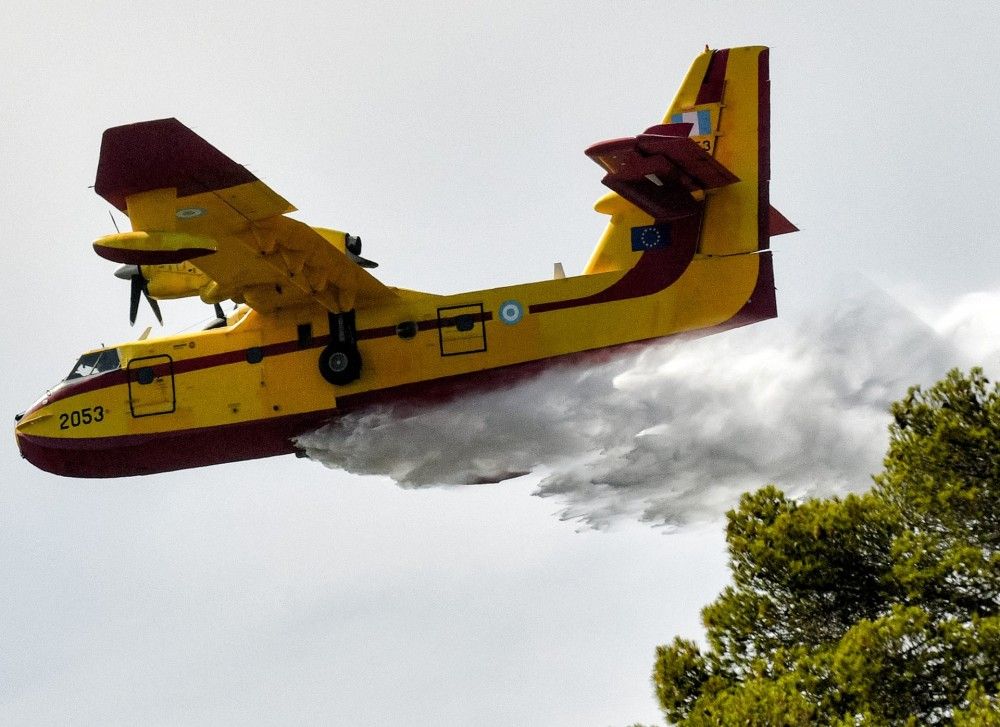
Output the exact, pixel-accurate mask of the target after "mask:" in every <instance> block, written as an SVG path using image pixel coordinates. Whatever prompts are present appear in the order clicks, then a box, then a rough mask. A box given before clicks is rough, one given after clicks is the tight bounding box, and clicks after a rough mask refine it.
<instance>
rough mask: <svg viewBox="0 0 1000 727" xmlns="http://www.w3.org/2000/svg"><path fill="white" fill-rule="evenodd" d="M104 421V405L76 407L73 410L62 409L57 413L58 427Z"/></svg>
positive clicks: (65, 427) (64, 427) (79, 425)
mask: <svg viewBox="0 0 1000 727" xmlns="http://www.w3.org/2000/svg"><path fill="white" fill-rule="evenodd" d="M103 421H104V407H103V406H88V407H87V408H86V409H77V410H75V411H64V412H63V413H62V414H60V415H59V428H60V429H73V428H74V427H82V426H86V425H87V424H93V423H94V422H103Z"/></svg>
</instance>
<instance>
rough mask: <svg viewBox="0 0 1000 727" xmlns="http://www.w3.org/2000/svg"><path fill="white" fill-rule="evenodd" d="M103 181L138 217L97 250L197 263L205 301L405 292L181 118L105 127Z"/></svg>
mask: <svg viewBox="0 0 1000 727" xmlns="http://www.w3.org/2000/svg"><path fill="white" fill-rule="evenodd" d="M94 189H95V191H96V192H97V193H98V194H99V195H101V196H102V197H104V199H106V200H107V201H108V202H110V203H111V204H113V205H114V206H115V207H117V208H118V209H119V210H121V211H122V212H125V213H126V214H127V215H128V216H129V219H130V220H131V223H132V232H126V233H120V234H116V235H108V236H106V237H103V238H101V239H99V240H97V241H96V242H95V243H94V249H95V250H96V251H97V253H98V254H99V255H101V256H102V257H105V258H107V259H109V260H113V261H115V262H120V263H126V264H135V265H164V264H167V265H169V264H175V263H180V262H183V261H190V263H191V264H192V265H194V266H196V267H197V268H198V269H200V270H201V271H202V272H203V273H204V274H205V275H207V276H208V278H210V279H211V282H210V283H208V284H207V285H205V286H204V287H202V288H201V289H200V290H199V291H198V292H199V293H200V295H201V297H202V298H203V299H204V300H206V302H220V301H223V300H227V299H232V300H235V301H237V302H246V303H247V304H249V305H250V306H251V307H253V308H255V309H256V310H259V311H261V312H269V311H272V310H275V309H277V308H285V307H292V306H296V305H302V304H305V303H308V302H310V301H312V302H315V303H317V304H319V305H321V306H323V307H324V308H326V309H327V310H330V311H332V312H341V311H345V310H349V309H351V308H354V307H355V305H356V304H362V305H376V304H378V303H379V302H382V301H386V300H389V299H392V298H394V297H395V296H396V292H395V290H394V289H393V288H389V287H387V286H385V285H384V284H382V283H381V282H379V281H378V280H377V279H376V278H374V277H373V276H372V275H371V274H370V273H368V271H366V270H365V269H364V268H362V267H361V266H360V265H359V264H358V263H357V262H356V260H353V259H352V258H351V256H350V255H349V254H348V252H347V248H346V245H347V235H346V234H344V233H337V232H331V231H324V233H325V234H320V233H319V232H317V231H316V230H314V229H313V228H311V227H309V226H308V225H306V224H304V223H302V222H299V221H297V220H293V219H291V218H289V217H285V216H284V215H285V213H287V212H293V211H294V210H295V208H294V207H293V206H292V205H291V204H289V203H288V201H287V200H285V199H284V198H282V197H281V196H280V195H278V194H277V193H276V192H274V191H273V190H271V189H270V188H269V187H268V186H267V185H265V184H264V183H263V182H261V181H260V180H259V179H258V178H257V177H256V176H255V175H254V174H253V173H252V172H251V171H250V170H248V169H247V168H246V167H244V166H243V165H241V164H237V163H236V162H234V161H233V160H232V159H230V158H229V157H227V156H225V155H224V154H223V153H222V152H220V151H219V150H218V149H216V148H215V147H213V146H212V145H211V144H209V143H208V142H207V141H205V140H204V139H202V138H201V137H200V136H198V135H197V134H196V133H195V132H193V131H192V130H191V129H189V128H187V127H186V126H184V125H183V124H182V123H181V122H179V121H178V120H177V119H160V120H157V121H146V122H142V123H138V124H128V125H126V126H118V127H114V128H111V129H108V130H107V131H105V132H104V136H103V139H102V141H101V156H100V160H99V162H98V166H97V180H96V182H95V184H94ZM341 238H343V239H341Z"/></svg>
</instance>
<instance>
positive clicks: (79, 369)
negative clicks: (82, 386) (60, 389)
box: [66, 348, 121, 381]
mask: <svg viewBox="0 0 1000 727" xmlns="http://www.w3.org/2000/svg"><path fill="white" fill-rule="evenodd" d="M120 366H121V359H120V358H119V357H118V349H116V348H106V349H104V350H103V351H93V352H91V353H85V354H83V355H82V356H81V357H80V360H79V361H77V362H76V366H74V367H73V370H72V371H70V372H69V376H67V377H66V380H67V381H71V380H72V379H79V378H82V377H84V376H92V375H93V374H100V373H104V372H105V371H114V370H115V369H117V368H119V367H120Z"/></svg>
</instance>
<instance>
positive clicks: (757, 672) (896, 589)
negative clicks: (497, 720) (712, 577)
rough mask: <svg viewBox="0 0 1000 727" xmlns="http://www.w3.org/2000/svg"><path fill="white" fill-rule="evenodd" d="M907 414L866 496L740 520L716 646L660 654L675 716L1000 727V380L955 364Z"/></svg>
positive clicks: (758, 500) (717, 721) (708, 613)
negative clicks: (996, 382) (964, 370)
mask: <svg viewBox="0 0 1000 727" xmlns="http://www.w3.org/2000/svg"><path fill="white" fill-rule="evenodd" d="M892 414H893V417H894V422H893V423H892V424H891V425H890V430H889V432H890V446H889V451H888V453H887V455H886V458H885V462H884V469H883V471H882V472H881V473H880V474H879V475H878V476H876V478H875V485H874V487H873V488H872V489H871V491H869V492H868V493H866V494H863V495H849V496H847V497H845V498H842V499H841V498H832V499H827V500H809V501H806V502H803V503H797V502H795V501H794V500H791V499H789V498H787V497H785V496H784V495H783V494H782V493H781V492H780V491H779V490H778V489H776V488H775V487H765V488H764V489H762V490H759V491H757V492H754V493H750V494H746V495H744V496H743V498H742V499H741V500H740V504H739V507H737V509H735V510H733V511H731V512H730V513H729V515H728V518H729V522H728V527H727V530H726V537H727V541H728V544H729V558H730V569H731V571H732V585H731V586H729V587H727V588H726V589H725V590H724V591H723V592H722V594H720V596H719V597H718V599H717V600H716V601H715V602H714V603H712V604H710V605H709V606H707V607H706V608H705V609H704V611H703V612H702V618H703V621H704V624H705V627H706V630H707V640H708V648H707V649H706V650H704V651H702V650H700V649H699V648H698V646H697V645H696V644H694V643H692V642H690V641H687V640H684V639H680V638H678V639H674V641H673V643H671V644H670V645H668V646H661V647H659V648H658V649H657V654H656V664H655V667H654V671H653V683H654V686H655V688H656V694H657V697H658V699H659V701H660V705H661V706H662V708H663V711H664V714H665V715H666V716H667V718H668V719H669V720H671V721H673V722H675V723H679V724H683V725H802V724H832V725H845V726H846V725H924V724H932V725H933V724H954V725H965V726H969V725H1000V698H998V696H997V694H998V689H1000V388H998V387H997V386H991V385H990V383H989V381H987V379H986V378H985V377H984V376H983V373H982V371H980V370H978V369H974V370H973V371H972V372H970V373H969V374H968V375H963V374H962V373H960V372H958V371H952V372H951V373H949V374H948V376H947V377H946V378H945V379H944V380H942V381H940V382H939V383H937V384H936V385H934V386H933V387H931V388H930V389H927V390H926V391H925V390H923V389H921V388H919V387H915V388H913V389H911V390H910V391H909V393H908V394H907V396H906V397H905V398H904V399H903V400H901V401H899V402H897V403H895V404H894V405H893V407H892Z"/></svg>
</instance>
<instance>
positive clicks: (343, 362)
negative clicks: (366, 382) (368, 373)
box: [319, 311, 361, 386]
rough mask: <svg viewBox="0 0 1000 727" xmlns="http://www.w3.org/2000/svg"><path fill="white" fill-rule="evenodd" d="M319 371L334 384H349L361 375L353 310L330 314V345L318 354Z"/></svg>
mask: <svg viewBox="0 0 1000 727" xmlns="http://www.w3.org/2000/svg"><path fill="white" fill-rule="evenodd" d="M319 373H320V375H322V377H323V378H324V379H326V380H327V381H329V382H330V383H331V384H333V385H335V386H343V385H345V384H349V383H351V382H352V381H354V380H355V379H357V378H358V377H359V376H361V353H360V352H359V351H358V344H357V340H356V336H355V328H354V311H347V312H346V313H331V314H330V345H329V346H327V347H326V348H324V349H323V352H322V353H321V354H320V356H319Z"/></svg>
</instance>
